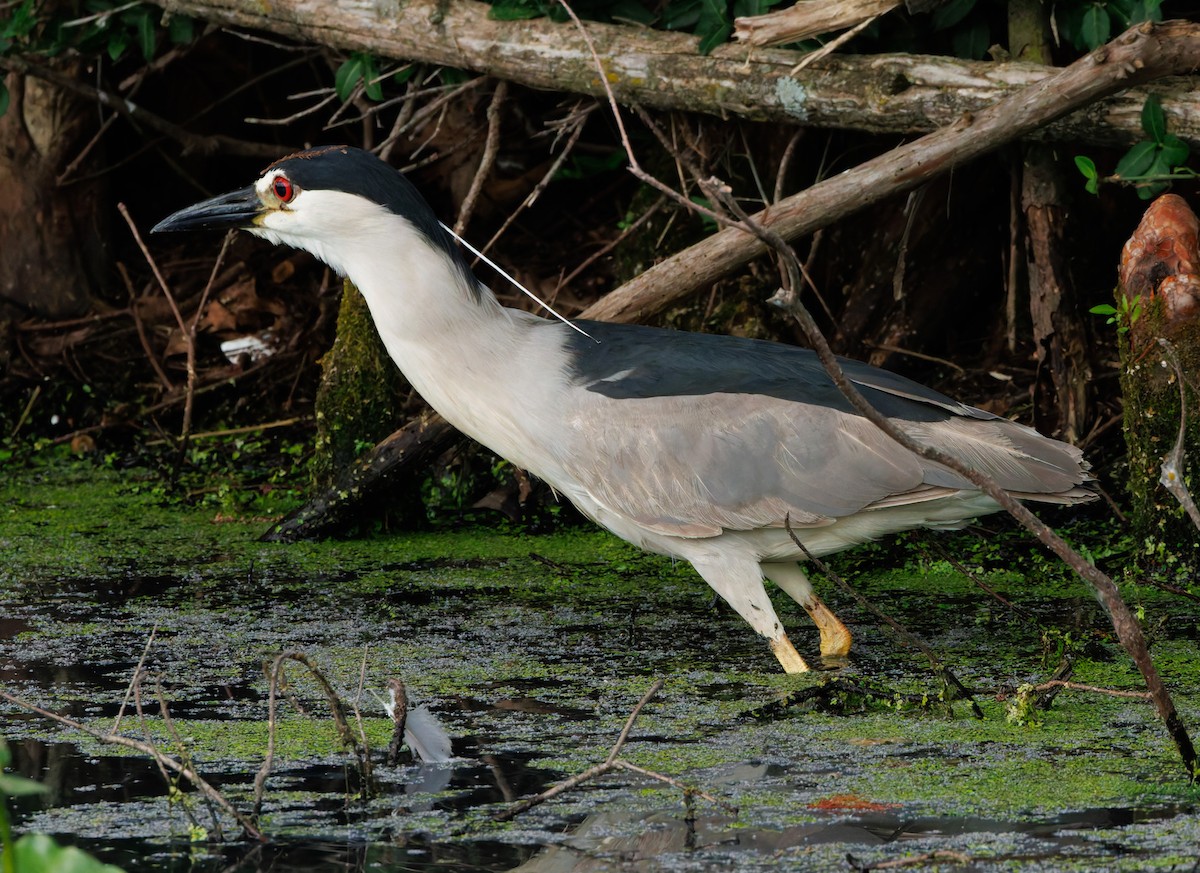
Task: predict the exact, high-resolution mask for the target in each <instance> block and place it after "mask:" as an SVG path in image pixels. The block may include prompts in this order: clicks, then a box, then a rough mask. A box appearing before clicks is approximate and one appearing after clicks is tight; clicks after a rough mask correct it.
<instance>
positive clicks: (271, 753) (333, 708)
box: [253, 651, 359, 820]
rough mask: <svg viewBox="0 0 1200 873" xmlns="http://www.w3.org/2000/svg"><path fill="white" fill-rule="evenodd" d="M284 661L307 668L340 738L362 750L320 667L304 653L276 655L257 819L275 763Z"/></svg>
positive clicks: (257, 792)
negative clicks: (324, 700)
mask: <svg viewBox="0 0 1200 873" xmlns="http://www.w3.org/2000/svg"><path fill="white" fill-rule="evenodd" d="M284 661H295V662H296V663H298V664H302V665H303V666H305V667H307V668H308V672H309V673H310V674H311V675H312V677H313V679H315V680H316V682H317V684H318V685H319V686H320V687H321V691H322V692H323V693H324V694H325V699H326V700H327V701H328V702H329V709H330V712H331V714H332V715H333V723H334V725H335V726H336V727H337V732H338V737H339V738H340V739H341V741H342V743H343V744H344V745H345V746H347V747H348V748H350V749H352V750H354V751H356V752H357V751H358V750H359V745H358V740H357V739H356V738H355V736H354V732H353V731H351V730H350V725H348V724H347V723H346V718H345V716H343V715H342V702H341V699H340V698H339V697H338V695H337V692H336V691H334V690H333V686H332V685H330V684H329V681H328V680H327V679H326V678H325V674H324V673H322V672H321V670H320V668H319V667H317V665H316V664H314V663H313V662H312V660H311V659H309V657H308V656H307V655H306V654H304V653H303V652H296V651H287V652H281V653H280V654H278V655H276V656H275V660H274V661H273V662H272V663H271V668H270V670H269V671H268V676H269V677H270V682H269V690H268V696H267V754H266V756H265V757H264V758H263V762H262V766H261V767H259V769H258V774H257V775H256V776H255V777H254V813H253V815H254V818H255V819H256V820H257V818H258V816H259V813H260V812H261V811H262V801H263V792H264V790H265V788H266V783H267V776H269V775H270V773H271V767H272V766H274V763H275V735H276V731H277V729H278V721H277V716H276V713H277V710H278V687H279V680H280V677H281V676H282V675H283V662H284Z"/></svg>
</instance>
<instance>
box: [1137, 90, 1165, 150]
mask: <svg viewBox="0 0 1200 873" xmlns="http://www.w3.org/2000/svg"><path fill="white" fill-rule="evenodd" d="M1142 130H1144V131H1146V135H1147V136H1149V137H1150V139H1152V140H1154V141H1155V142H1156V143H1160V144H1161V143H1162V141H1163V138H1164V137H1166V135H1167V117H1166V116H1165V115H1164V114H1163V108H1162V101H1161V100H1159V99H1158V95H1156V94H1151V95H1150V96H1149V97H1147V98H1146V102H1145V103H1143V104H1142Z"/></svg>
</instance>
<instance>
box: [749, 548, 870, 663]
mask: <svg viewBox="0 0 1200 873" xmlns="http://www.w3.org/2000/svg"><path fill="white" fill-rule="evenodd" d="M762 571H763V574H764V575H765V576H766V577H767V578H768V579H770V580H771V581H772V582H774V583H775V584H776V585H778V586H779V587H780V588H781V589H782V590H783V591H784V592H785V593H786V594H787V595H788V596H789V597H790V598H792V600H794V601H796V602H797V603H799V604H800V605H801V606H803V607H804V611H805V612H807V613H808V617H809V618H811V619H812V620H813V624H815V625H816V626H817V630H819V631H820V632H821V654H822V655H824V656H825V657H827V658H844V657H846V655H848V654H850V642H851V640H852V637H851V636H850V629H849V628H847V627H846V626H845V625H844V624H842V621H841V619H839V618H838V617H837V616H836V615H834V614H833V613H832V612H830V611H829V607H827V606H826V605H825V604H824V603H822V602H821V599H820V598H819V597H817V595H816V594H814V593H813V590H812V583H811V582H809V581H808V576H806V575H805V574H804V571H803V570H801V569H800V566H799V565H798V564H795V563H786V564H769V563H765V564H763V565H762Z"/></svg>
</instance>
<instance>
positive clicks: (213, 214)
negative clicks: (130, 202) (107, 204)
mask: <svg viewBox="0 0 1200 873" xmlns="http://www.w3.org/2000/svg"><path fill="white" fill-rule="evenodd" d="M263 212H264V209H263V202H262V199H261V198H259V196H258V192H257V191H256V190H254V186H250V187H248V188H242V189H241V190H238V191H230V192H229V193H228V194H222V195H221V196H220V197H213V198H212V199H211V200H205V201H204V202H203V203H197V204H196V205H194V206H189V207H187V208H186V209H180V210H179V211H178V212H176V213H174V214H172V215H168V216H167V217H166V218H164V219H163V220H162V221H160V222H159V223H158V224H156V225H154V227H153V229H152V230H151V231H150V232H151V233H163V232H169V231H176V230H209V229H220V230H227V229H228V228H231V227H236V228H248V227H253V226H254V223H255V219H256V218H258V216H260V215H262V213H263Z"/></svg>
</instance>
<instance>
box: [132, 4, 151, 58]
mask: <svg viewBox="0 0 1200 873" xmlns="http://www.w3.org/2000/svg"><path fill="white" fill-rule="evenodd" d="M137 12H138V13H139V14H138V16H137V18H136V20H135V27H136V28H137V38H138V46H139V47H140V48H141V50H142V57H143V58H145V59H146V60H147V61H152V60H154V43H155V39H154V38H155V33H154V19H153V18H152V17H151V16H150V12H149V10H145V9H139V10H137Z"/></svg>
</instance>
